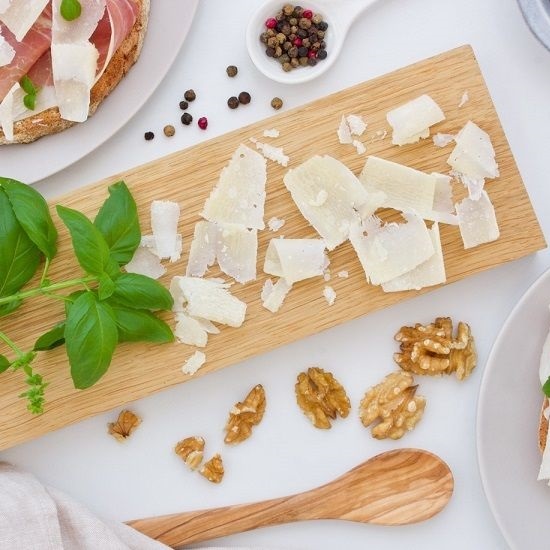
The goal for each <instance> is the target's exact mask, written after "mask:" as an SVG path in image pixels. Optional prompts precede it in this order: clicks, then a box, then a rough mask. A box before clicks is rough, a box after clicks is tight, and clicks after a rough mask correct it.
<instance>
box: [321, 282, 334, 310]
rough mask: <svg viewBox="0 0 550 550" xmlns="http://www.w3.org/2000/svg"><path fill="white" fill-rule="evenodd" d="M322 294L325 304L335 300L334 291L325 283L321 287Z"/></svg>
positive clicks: (332, 302) (330, 303)
mask: <svg viewBox="0 0 550 550" xmlns="http://www.w3.org/2000/svg"><path fill="white" fill-rule="evenodd" d="M323 296H324V297H325V300H326V301H327V304H328V305H329V306H331V305H332V304H334V301H335V300H336V291H335V290H334V289H333V288H332V287H331V286H329V285H326V286H325V288H324V289H323Z"/></svg>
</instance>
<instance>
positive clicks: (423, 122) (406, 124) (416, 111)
mask: <svg viewBox="0 0 550 550" xmlns="http://www.w3.org/2000/svg"><path fill="white" fill-rule="evenodd" d="M386 119H387V121H388V122H389V124H390V126H391V127H392V128H393V136H392V143H394V144H395V145H405V144H407V143H416V142H417V141H418V140H419V139H421V138H427V137H428V136H429V135H430V126H433V125H434V124H437V123H438V122H441V121H442V120H445V115H444V114H443V111H442V110H441V109H440V107H439V105H438V104H437V103H436V102H435V101H434V100H433V99H432V98H431V97H430V96H429V95H426V94H424V95H421V96H420V97H417V98H416V99H413V100H412V101H409V102H407V103H405V104H404V105H400V106H399V107H397V108H395V109H392V110H391V111H389V112H388V113H387V114H386Z"/></svg>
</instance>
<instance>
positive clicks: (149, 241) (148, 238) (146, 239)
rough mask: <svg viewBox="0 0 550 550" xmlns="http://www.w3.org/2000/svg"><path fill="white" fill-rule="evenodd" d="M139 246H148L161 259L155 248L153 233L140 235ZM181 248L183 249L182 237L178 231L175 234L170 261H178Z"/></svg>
mask: <svg viewBox="0 0 550 550" xmlns="http://www.w3.org/2000/svg"><path fill="white" fill-rule="evenodd" d="M140 246H143V247H145V248H148V249H149V250H150V251H151V252H152V253H153V254H154V255H155V256H157V258H159V259H163V258H161V257H160V256H159V253H158V250H157V242H156V240H155V237H154V236H153V235H142V236H141V242H140ZM182 250H183V239H182V236H181V235H180V234H179V233H178V234H177V235H176V245H175V247H174V251H173V254H172V255H171V256H170V262H172V263H173V262H176V261H178V260H179V259H180V257H181V252H182Z"/></svg>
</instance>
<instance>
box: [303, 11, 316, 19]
mask: <svg viewBox="0 0 550 550" xmlns="http://www.w3.org/2000/svg"><path fill="white" fill-rule="evenodd" d="M302 17H305V18H306V19H311V18H312V17H313V12H312V11H311V10H304V13H302Z"/></svg>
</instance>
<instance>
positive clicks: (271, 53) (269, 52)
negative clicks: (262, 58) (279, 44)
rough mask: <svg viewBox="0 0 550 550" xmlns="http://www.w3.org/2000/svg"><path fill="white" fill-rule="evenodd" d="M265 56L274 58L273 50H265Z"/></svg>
mask: <svg viewBox="0 0 550 550" xmlns="http://www.w3.org/2000/svg"><path fill="white" fill-rule="evenodd" d="M265 54H266V55H267V57H274V56H275V48H266V50H265Z"/></svg>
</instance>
